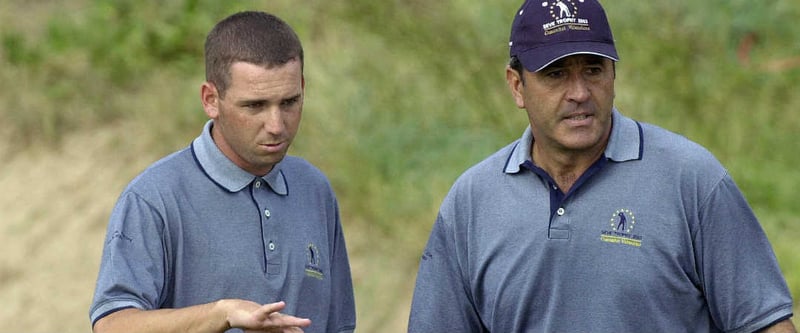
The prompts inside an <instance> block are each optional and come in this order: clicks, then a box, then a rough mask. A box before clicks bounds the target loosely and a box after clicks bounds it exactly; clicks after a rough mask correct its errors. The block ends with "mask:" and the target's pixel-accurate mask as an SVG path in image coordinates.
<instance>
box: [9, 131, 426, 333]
mask: <svg viewBox="0 0 800 333" xmlns="http://www.w3.org/2000/svg"><path fill="white" fill-rule="evenodd" d="M130 130H133V129H131V128H126V127H124V126H116V127H108V128H103V129H98V130H93V131H91V132H88V133H80V134H75V135H73V136H71V137H69V138H66V140H64V144H63V145H62V146H61V147H52V149H47V148H46V147H39V148H35V149H33V150H29V151H24V152H20V153H14V154H9V153H8V152H7V149H6V148H7V146H6V147H3V146H0V157H3V162H2V163H0V253H2V254H1V255H0V304H2V306H0V323H2V326H0V332H90V331H91V328H90V325H89V319H88V309H89V304H90V302H91V298H92V293H93V290H94V283H95V279H96V275H97V269H98V265H99V260H100V255H101V251H102V242H103V239H104V236H105V228H106V223H107V220H108V215H109V213H110V211H111V208H112V206H113V205H114V202H115V201H116V199H117V196H118V195H119V193H120V191H121V190H122V189H123V188H124V186H125V185H126V184H127V182H128V181H129V180H130V179H131V178H132V177H133V176H135V175H136V174H137V173H138V172H139V171H141V170H142V169H143V168H145V167H146V166H147V165H149V164H150V163H151V162H152V161H154V160H155V159H156V158H158V156H145V155H143V154H137V153H133V154H131V153H130V152H124V153H122V152H119V151H118V149H120V148H119V147H130V146H131V144H130V142H125V143H124V144H121V143H120V141H119V137H120V135H119V134H120V133H125V132H127V131H130ZM139 151H146V148H142V149H139ZM9 156H10V157H9ZM355 240H356V242H354V244H353V247H354V248H356V249H357V248H358V247H359V245H358V240H357V239H355ZM348 245H349V244H348ZM351 261H352V266H353V270H354V279H355V280H356V281H364V280H363V278H362V277H358V276H355V275H356V274H357V273H358V272H365V273H366V272H370V271H372V269H371V268H370V267H369V266H370V263H369V261H368V260H367V259H362V258H354V257H353V256H351ZM411 283H413V280H412V281H404V282H402V286H399V287H398V286H395V287H397V288H395V290H394V291H393V293H395V295H405V296H401V297H399V299H394V300H392V301H391V302H388V301H387V302H386V303H384V304H377V305H382V306H387V305H388V306H389V308H390V309H388V311H380V310H376V309H365V308H363V307H362V308H359V329H358V331H359V332H371V331H375V330H376V329H377V330H378V331H385V332H402V331H404V330H405V323H406V322H405V321H406V319H407V318H408V317H407V316H408V306H409V298H410V297H408V296H407V295H409V292H410V291H409V290H408V289H409V288H410V286H411ZM356 288H357V289H358V286H357V287H356ZM374 288H375V289H376V290H379V289H382V288H381V287H380V286H376V287H374ZM370 289H372V288H370ZM397 289H400V290H397ZM365 293H371V291H362V292H361V295H359V291H358V290H357V291H356V294H357V295H356V297H357V302H358V301H359V300H358V298H359V297H362V298H363V297H365V295H364V294H365ZM370 302H371V303H373V302H372V301H370ZM370 311H372V312H383V313H382V314H381V315H380V316H370V315H364V314H365V313H370ZM373 315H374V313H373ZM368 317H374V318H373V319H374V320H373V319H370V318H368ZM378 318H380V321H381V322H376V321H375V320H377V319H378Z"/></svg>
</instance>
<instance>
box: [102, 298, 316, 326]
mask: <svg viewBox="0 0 800 333" xmlns="http://www.w3.org/2000/svg"><path fill="white" fill-rule="evenodd" d="M285 306H286V304H285V303H284V302H277V303H270V304H266V305H259V304H257V303H254V302H250V301H245V300H238V299H226V300H220V301H216V302H213V303H207V304H201V305H195V306H190V307H185V308H180V309H158V310H149V311H146V310H140V309H132V308H131V309H124V310H120V311H117V312H114V313H112V314H110V315H108V316H106V317H103V318H101V319H100V320H98V321H97V323H95V325H94V327H93V328H92V329H93V332H95V333H101V332H164V333H168V332H224V331H225V330H227V329H230V328H242V329H247V330H261V331H269V332H301V329H300V328H301V327H308V326H309V325H311V320H309V319H305V318H297V317H293V316H289V315H283V314H281V313H280V312H278V311H280V310H282V309H283V308H284V307H285Z"/></svg>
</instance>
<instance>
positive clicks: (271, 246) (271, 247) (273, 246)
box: [269, 242, 275, 251]
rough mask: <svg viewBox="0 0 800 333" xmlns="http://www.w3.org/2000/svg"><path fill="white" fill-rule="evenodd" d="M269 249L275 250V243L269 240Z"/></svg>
mask: <svg viewBox="0 0 800 333" xmlns="http://www.w3.org/2000/svg"><path fill="white" fill-rule="evenodd" d="M269 250H270V251H275V243H273V242H269Z"/></svg>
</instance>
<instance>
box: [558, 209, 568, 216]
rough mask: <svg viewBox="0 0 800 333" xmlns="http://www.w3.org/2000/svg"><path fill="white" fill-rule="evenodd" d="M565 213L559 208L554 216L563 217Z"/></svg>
mask: <svg viewBox="0 0 800 333" xmlns="http://www.w3.org/2000/svg"><path fill="white" fill-rule="evenodd" d="M565 212H566V211H565V210H564V207H561V208H559V209H558V210H557V211H556V214H558V216H561V215H564V213H565Z"/></svg>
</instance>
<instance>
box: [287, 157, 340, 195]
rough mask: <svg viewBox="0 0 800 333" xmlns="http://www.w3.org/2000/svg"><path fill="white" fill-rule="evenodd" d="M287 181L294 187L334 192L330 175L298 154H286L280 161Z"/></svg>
mask: <svg viewBox="0 0 800 333" xmlns="http://www.w3.org/2000/svg"><path fill="white" fill-rule="evenodd" d="M280 168H281V172H283V175H284V177H285V178H286V182H287V183H288V184H289V186H290V187H292V188H295V189H297V188H300V189H307V190H312V189H314V190H317V191H319V190H324V191H327V192H333V189H332V187H331V184H330V181H329V180H328V177H327V176H325V174H324V173H323V172H322V171H321V170H320V169H319V168H317V167H316V166H314V165H313V164H311V163H310V162H308V161H306V160H305V159H303V158H300V157H297V156H288V155H287V156H286V157H284V158H283V161H281V163H280Z"/></svg>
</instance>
